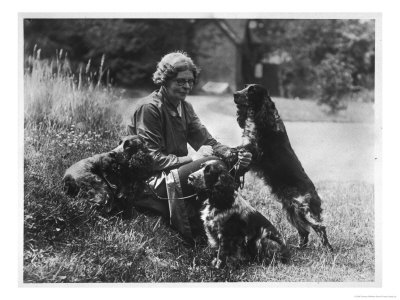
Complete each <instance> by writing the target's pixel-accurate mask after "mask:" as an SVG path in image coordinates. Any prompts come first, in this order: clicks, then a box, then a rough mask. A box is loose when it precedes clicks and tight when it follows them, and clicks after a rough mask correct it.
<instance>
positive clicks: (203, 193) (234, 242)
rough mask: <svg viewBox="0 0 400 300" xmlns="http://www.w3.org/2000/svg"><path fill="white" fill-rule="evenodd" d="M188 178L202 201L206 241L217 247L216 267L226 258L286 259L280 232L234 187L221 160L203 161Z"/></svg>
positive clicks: (287, 256) (283, 260) (214, 263)
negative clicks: (199, 167) (198, 168)
mask: <svg viewBox="0 0 400 300" xmlns="http://www.w3.org/2000/svg"><path fill="white" fill-rule="evenodd" d="M188 182H189V184H191V185H192V186H193V187H194V188H195V190H196V192H197V194H198V198H199V199H200V200H201V201H203V203H204V207H203V209H202V211H201V218H202V220H203V224H204V227H205V231H206V235H207V238H208V242H209V244H210V245H211V246H212V247H214V248H217V249H218V254H217V257H216V258H215V259H214V260H213V265H214V266H215V267H217V268H218V267H219V266H220V264H221V263H222V262H224V260H225V259H229V260H240V259H244V258H246V257H250V258H253V259H254V258H256V259H260V260H264V259H265V260H267V261H271V260H272V259H273V258H274V257H276V258H277V259H280V260H281V261H282V262H286V261H287V260H288V258H289V255H288V251H287V248H286V245H285V242H284V241H283V239H282V236H281V235H280V233H279V232H278V230H277V229H276V228H275V227H274V226H273V225H272V224H271V222H269V221H268V220H267V219H266V218H265V217H264V216H263V215H262V214H261V213H259V212H258V211H256V210H255V209H254V208H253V207H251V206H250V204H248V203H247V202H246V201H245V200H244V199H243V198H242V197H241V196H240V195H239V194H238V193H237V192H236V191H235V184H234V179H233V177H232V176H231V175H230V174H229V172H228V169H227V168H226V166H225V164H224V163H223V162H222V161H219V160H209V161H207V162H205V163H204V165H203V167H202V169H200V170H198V171H196V172H194V173H192V174H191V175H189V178H188Z"/></svg>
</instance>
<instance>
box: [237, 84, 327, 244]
mask: <svg viewBox="0 0 400 300" xmlns="http://www.w3.org/2000/svg"><path fill="white" fill-rule="evenodd" d="M234 102H235V104H236V106H237V121H238V124H239V126H240V127H241V128H242V129H243V143H242V146H240V147H238V150H240V149H246V150H247V151H250V152H251V153H252V155H253V158H252V163H251V164H250V169H251V170H253V171H255V172H256V173H257V174H258V175H260V176H261V177H262V178H263V179H264V181H265V183H266V184H267V185H269V186H270V187H271V190H272V193H273V194H275V195H276V196H277V198H278V200H279V201H280V202H281V203H282V205H283V209H284V210H285V211H286V215H287V218H288V220H289V222H290V223H291V224H292V225H293V226H294V227H295V228H296V229H297V231H298V233H299V235H300V240H299V245H298V246H299V248H303V247H305V246H307V244H308V240H309V234H310V230H311V228H312V229H313V230H314V231H315V232H316V233H317V235H318V236H319V237H320V239H321V242H322V244H323V245H324V246H326V247H328V249H330V250H332V246H331V245H330V243H329V241H328V237H327V235H326V229H325V226H324V225H323V224H322V217H321V214H322V209H321V199H320V197H319V196H318V193H317V191H316V189H315V186H314V184H313V183H312V181H311V180H310V178H309V177H308V175H307V174H306V172H305V171H304V169H303V167H302V165H301V163H300V161H299V159H298V158H297V156H296V154H295V152H294V151H293V149H292V146H291V144H290V142H289V138H288V135H287V133H286V128H285V126H284V124H283V122H282V120H281V118H280V116H279V114H278V111H277V109H276V107H275V104H274V102H273V101H272V100H271V98H270V96H269V94H268V91H267V90H266V89H265V88H264V87H262V86H260V85H257V84H251V85H247V86H246V87H245V88H244V89H243V90H240V91H237V92H235V93H234Z"/></svg>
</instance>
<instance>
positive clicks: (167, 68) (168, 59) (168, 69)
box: [153, 51, 200, 86]
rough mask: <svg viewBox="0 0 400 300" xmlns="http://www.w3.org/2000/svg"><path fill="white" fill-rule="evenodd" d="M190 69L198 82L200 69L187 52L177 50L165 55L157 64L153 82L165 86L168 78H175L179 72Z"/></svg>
mask: <svg viewBox="0 0 400 300" xmlns="http://www.w3.org/2000/svg"><path fill="white" fill-rule="evenodd" d="M186 70H190V71H192V73H193V77H194V81H195V82H196V79H197V76H198V75H199V73H200V69H199V68H198V67H197V66H196V65H195V64H194V62H193V60H192V59H191V58H190V57H189V55H187V53H186V52H183V51H176V52H171V53H168V54H166V55H164V56H163V58H161V60H160V61H159V63H158V64H157V70H156V71H155V72H154V74H153V82H154V83H155V84H157V85H160V86H163V85H165V84H166V83H167V81H168V80H170V79H173V78H175V77H176V75H177V74H178V73H179V72H182V71H186Z"/></svg>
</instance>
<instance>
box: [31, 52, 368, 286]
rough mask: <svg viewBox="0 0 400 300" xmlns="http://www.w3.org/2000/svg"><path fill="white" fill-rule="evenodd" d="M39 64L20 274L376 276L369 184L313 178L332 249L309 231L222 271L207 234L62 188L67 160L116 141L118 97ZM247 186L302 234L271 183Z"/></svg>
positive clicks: (173, 278) (257, 278)
mask: <svg viewBox="0 0 400 300" xmlns="http://www.w3.org/2000/svg"><path fill="white" fill-rule="evenodd" d="M33 63H34V64H37V65H36V66H34V68H33V72H26V75H25V104H26V105H25V108H26V110H25V123H24V126H25V127H24V129H25V130H24V240H23V248H24V249H23V250H24V251H23V281H24V283H44V282H46V283H65V282H68V283H83V282H225V281H228V282H373V281H374V276H375V262H374V261H375V256H374V252H375V248H374V226H375V224H374V198H373V195H374V190H373V185H372V184H367V183H362V182H347V183H343V182H341V183H338V182H334V181H329V182H317V183H316V186H317V189H318V191H319V193H320V195H321V197H322V198H323V199H324V204H323V207H324V212H325V221H326V224H327V228H328V229H327V230H328V235H329V238H330V241H331V244H332V246H333V247H334V248H335V252H334V253H333V254H332V253H329V252H327V251H326V250H325V249H323V248H321V247H320V245H319V244H318V241H317V238H316V236H315V235H313V236H312V238H311V243H310V246H309V248H308V249H306V250H303V251H297V250H295V249H293V256H292V259H291V261H290V263H289V264H287V265H283V264H281V263H274V264H271V265H265V264H262V263H256V262H245V263H242V264H241V265H239V266H236V267H234V268H223V269H220V270H216V269H214V268H212V267H210V262H211V260H212V258H213V256H214V251H213V250H211V249H210V248H209V247H208V246H207V245H206V244H205V243H204V242H201V241H199V243H198V244H196V245H195V246H194V247H190V246H187V245H186V244H185V243H184V242H183V241H182V240H181V238H180V236H179V235H178V234H177V233H176V232H175V231H174V230H173V229H171V228H170V227H169V226H168V224H167V223H166V222H165V221H164V220H163V219H161V218H160V217H158V216H155V215H149V214H146V215H145V214H141V213H137V214H136V216H135V217H134V218H133V219H131V220H122V219H120V218H118V217H112V218H104V217H103V216H101V215H99V214H98V213H97V212H96V211H95V210H93V208H92V207H91V205H90V204H89V203H88V202H87V201H85V200H84V199H80V198H79V197H76V198H69V197H67V196H65V195H64V194H63V193H62V191H61V178H62V175H63V172H64V171H65V169H66V168H67V167H69V166H70V165H71V164H73V163H74V162H76V161H78V160H80V159H82V158H85V157H88V156H91V155H93V154H95V153H101V152H104V151H108V150H109V149H111V148H113V147H114V146H115V145H116V143H117V141H118V135H119V133H120V128H119V126H118V120H119V116H118V114H116V112H115V110H114V109H113V107H114V106H115V105H114V102H115V101H117V100H118V97H116V94H115V93H114V92H113V91H112V90H110V89H109V88H103V87H101V86H98V85H96V84H90V82H89V83H87V84H83V83H82V82H80V81H79V80H80V79H79V78H80V77H79V76H76V77H74V76H72V75H71V74H68V72H65V73H63V72H59V73H56V75H54V73H53V68H50V64H48V63H44V64H42V63H43V62H41V61H40V60H39V59H38V57H37V56H36V58H35V60H34V62H33ZM39 63H40V64H39ZM39 69H40V70H41V71H40V72H39V71H38V70H39ZM35 72H36V73H35ZM75 78H77V79H75ZM94 82H95V83H96V82H98V80H97V79H96V80H94ZM78 87H79V88H78ZM72 99H73V100H72ZM85 101H86V102H85ZM97 101H99V104H96V103H97ZM82 103H86V104H85V105H82ZM70 104H71V105H70ZM88 116H91V119H90V120H89V119H88ZM92 116H93V117H92ZM93 119H96V120H98V121H96V122H94V121H93V122H92V120H93ZM79 124H81V125H79ZM78 125H79V126H78ZM241 193H242V194H243V195H244V196H245V197H246V198H247V199H248V200H249V201H250V202H251V204H252V205H253V206H254V207H256V208H257V209H258V210H260V211H261V212H262V213H263V214H265V215H266V216H267V217H268V218H269V219H270V220H271V221H272V222H273V223H274V224H275V225H276V226H277V227H278V229H279V230H280V231H281V232H282V234H283V236H284V237H285V238H286V239H287V241H288V243H289V244H296V243H297V233H296V232H295V230H294V229H293V228H292V227H291V226H290V225H289V224H288V222H287V221H286V219H285V217H284V215H283V214H282V212H281V209H280V204H279V203H277V202H275V201H273V200H272V199H270V198H272V196H271V195H270V193H269V189H268V187H266V186H264V185H263V183H262V182H261V181H260V180H259V179H257V178H255V177H254V176H253V175H252V174H248V175H246V184H245V186H244V189H243V190H242V191H241Z"/></svg>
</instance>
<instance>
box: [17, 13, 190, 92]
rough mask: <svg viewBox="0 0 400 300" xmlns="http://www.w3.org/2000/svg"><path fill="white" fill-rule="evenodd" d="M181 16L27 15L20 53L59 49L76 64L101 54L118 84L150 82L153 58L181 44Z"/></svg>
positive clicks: (183, 33)
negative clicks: (34, 17) (22, 48)
mask: <svg viewBox="0 0 400 300" xmlns="http://www.w3.org/2000/svg"><path fill="white" fill-rule="evenodd" d="M189 29H190V21H189V20H186V19H178V20H171V19H30V20H25V22H24V30H25V53H30V52H31V51H32V49H33V47H34V45H35V44H37V45H38V46H39V47H40V48H42V50H43V51H42V57H51V56H54V53H52V51H54V49H64V51H67V52H68V53H69V57H70V59H71V60H72V61H75V62H76V63H78V62H82V61H88V60H89V59H92V61H93V64H94V65H96V62H100V59H101V57H102V55H103V54H105V55H106V68H109V69H110V70H111V75H112V77H113V78H114V79H115V81H116V82H117V83H118V84H119V85H124V86H128V87H134V85H139V84H140V85H143V84H148V83H149V82H151V80H150V78H151V75H152V73H153V72H154V69H155V64H156V61H157V60H159V59H160V58H161V56H162V55H163V54H165V52H167V51H173V50H176V49H186V48H187V45H186V43H187V39H186V36H187V32H186V31H187V30H189ZM97 65H98V64H97Z"/></svg>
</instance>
